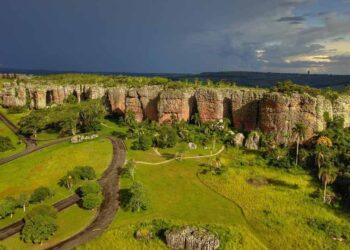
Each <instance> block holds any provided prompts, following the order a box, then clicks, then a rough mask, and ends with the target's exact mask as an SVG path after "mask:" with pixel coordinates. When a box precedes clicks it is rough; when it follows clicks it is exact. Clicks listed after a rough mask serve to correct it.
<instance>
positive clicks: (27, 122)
mask: <svg viewBox="0 0 350 250" xmlns="http://www.w3.org/2000/svg"><path fill="white" fill-rule="evenodd" d="M48 118H49V116H48V115H47V112H46V110H35V111H32V112H31V113H30V114H29V115H27V116H25V117H22V118H21V120H20V122H19V127H20V131H21V133H22V134H26V135H33V136H34V137H36V136H37V133H38V131H39V130H40V129H44V128H45V127H46V125H47V124H48Z"/></svg>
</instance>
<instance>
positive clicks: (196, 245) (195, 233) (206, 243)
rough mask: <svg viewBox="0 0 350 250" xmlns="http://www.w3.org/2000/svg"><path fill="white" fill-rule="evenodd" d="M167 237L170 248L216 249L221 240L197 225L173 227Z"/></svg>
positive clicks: (191, 249) (189, 249)
mask: <svg viewBox="0 0 350 250" xmlns="http://www.w3.org/2000/svg"><path fill="white" fill-rule="evenodd" d="M165 237H166V243H167V246H168V247H169V248H170V249H184V250H216V249H219V247H220V241H219V239H218V238H217V237H216V236H215V235H214V234H212V233H210V232H209V231H208V230H205V229H198V228H196V227H189V226H187V227H183V228H179V229H171V230H170V231H168V232H166V234H165Z"/></svg>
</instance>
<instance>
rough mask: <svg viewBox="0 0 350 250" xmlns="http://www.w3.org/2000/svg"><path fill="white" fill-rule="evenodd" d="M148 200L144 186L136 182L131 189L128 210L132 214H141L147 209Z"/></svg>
mask: <svg viewBox="0 0 350 250" xmlns="http://www.w3.org/2000/svg"><path fill="white" fill-rule="evenodd" d="M147 203H148V202H147V198H146V195H145V192H144V190H143V186H142V184H141V183H139V182H134V183H133V184H132V186H131V188H130V199H129V200H128V203H127V204H126V206H125V207H126V209H127V210H131V211H132V212H140V211H141V210H146V209H147V205H148V204H147Z"/></svg>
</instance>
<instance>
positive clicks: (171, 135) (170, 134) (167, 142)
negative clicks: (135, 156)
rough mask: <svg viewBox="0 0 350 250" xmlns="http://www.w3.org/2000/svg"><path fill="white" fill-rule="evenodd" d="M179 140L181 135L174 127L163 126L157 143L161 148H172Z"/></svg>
mask: <svg viewBox="0 0 350 250" xmlns="http://www.w3.org/2000/svg"><path fill="white" fill-rule="evenodd" d="M178 140H179V137H178V135H177V131H176V130H175V129H174V128H172V127H169V126H163V127H161V129H160V131H159V137H158V138H157V140H156V144H157V146H158V147H160V148H172V147H174V146H175V145H176V143H177V142H178Z"/></svg>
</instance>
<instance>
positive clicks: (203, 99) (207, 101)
mask: <svg viewBox="0 0 350 250" xmlns="http://www.w3.org/2000/svg"><path fill="white" fill-rule="evenodd" d="M195 97H196V102H197V109H198V114H199V117H200V118H201V121H202V122H209V121H215V120H220V119H222V118H223V116H224V113H223V112H224V109H223V108H224V106H223V100H224V98H223V95H222V93H221V92H220V91H219V90H217V89H198V90H196V92H195Z"/></svg>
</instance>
